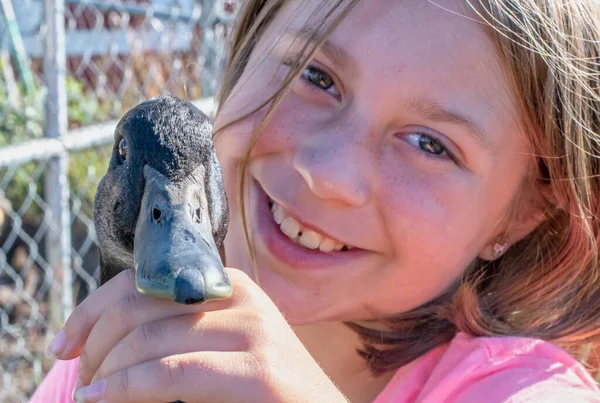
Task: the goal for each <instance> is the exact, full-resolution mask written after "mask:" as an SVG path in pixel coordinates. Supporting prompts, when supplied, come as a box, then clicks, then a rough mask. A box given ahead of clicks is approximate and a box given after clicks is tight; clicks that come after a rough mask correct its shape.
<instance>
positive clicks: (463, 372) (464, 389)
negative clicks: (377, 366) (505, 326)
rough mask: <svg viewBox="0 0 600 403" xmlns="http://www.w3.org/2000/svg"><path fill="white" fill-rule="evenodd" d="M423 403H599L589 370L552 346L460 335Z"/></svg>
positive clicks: (432, 376) (431, 381)
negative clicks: (541, 402)
mask: <svg viewBox="0 0 600 403" xmlns="http://www.w3.org/2000/svg"><path fill="white" fill-rule="evenodd" d="M417 401H419V402H455V403H472V402H473V403H474V402H482V401H485V402H488V403H533V402H540V401H543V402H549V403H554V402H556V403H558V402H566V401H573V402H590V403H591V402H594V403H600V390H599V389H598V386H597V384H596V382H595V381H594V379H593V378H592V377H591V376H590V375H589V373H588V372H587V371H586V370H585V368H584V367H583V366H582V365H581V364H580V363H579V362H577V360H575V359H574V358H573V357H572V356H571V355H569V354H568V353H567V352H566V351H564V350H562V349H561V348H559V347H557V346H554V345H553V344H551V343H548V342H544V341H542V340H538V339H530V338H524V337H470V336H468V335H466V334H464V333H459V334H458V335H457V336H456V337H455V338H454V339H453V340H452V342H451V343H450V344H449V345H448V347H447V349H446V350H445V352H444V354H443V355H442V356H441V358H440V360H439V361H438V362H437V364H436V365H435V367H434V368H433V370H432V371H431V373H430V375H429V377H428V378H427V381H426V382H425V384H424V385H423V388H422V389H421V392H420V394H419V397H418V399H417Z"/></svg>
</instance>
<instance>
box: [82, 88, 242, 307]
mask: <svg viewBox="0 0 600 403" xmlns="http://www.w3.org/2000/svg"><path fill="white" fill-rule="evenodd" d="M224 189H225V188H224V186H223V174H222V170H221V166H220V164H219V161H218V159H217V156H216V152H215V149H214V145H213V141H212V124H211V122H210V120H209V118H208V117H207V116H206V115H205V114H204V113H203V112H202V111H200V110H199V109H198V108H197V107H196V106H195V105H194V104H192V103H191V102H189V101H186V100H184V99H181V98H178V97H175V96H171V95H164V96H160V97H154V98H150V99H148V100H146V101H144V102H142V103H140V104H138V105H137V106H135V107H134V108H132V109H130V110H129V111H127V112H126V113H125V114H124V115H123V117H122V118H121V119H120V120H119V122H118V123H117V126H116V128H115V131H114V142H113V148H112V153H111V157H110V161H109V163H108V168H107V172H106V174H105V175H104V176H103V177H102V179H101V180H100V182H99V184H98V189H97V191H96V195H95V198H94V206H93V220H94V226H95V232H96V237H97V240H98V245H99V252H100V253H99V255H100V285H103V284H105V283H106V282H108V281H109V280H110V279H111V278H113V277H114V276H116V275H117V274H119V273H120V272H122V271H124V270H127V269H131V268H134V269H135V279H136V280H135V283H136V288H137V290H138V291H139V292H141V293H143V294H147V295H151V296H155V297H159V298H167V299H171V300H174V301H176V302H178V303H182V304H197V303H202V302H204V301H208V300H211V299H222V298H228V297H229V296H230V295H231V293H232V289H231V282H230V280H229V278H228V277H227V274H226V272H225V269H224V266H223V259H222V258H223V255H222V253H223V241H224V239H225V235H226V233H227V227H228V225H229V207H228V203H227V196H226V194H225V190H224Z"/></svg>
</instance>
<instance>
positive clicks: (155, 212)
mask: <svg viewBox="0 0 600 403" xmlns="http://www.w3.org/2000/svg"><path fill="white" fill-rule="evenodd" d="M161 216H162V211H160V209H159V208H158V207H156V206H154V208H153V209H152V218H153V219H154V222H156V223H157V224H158V223H160V217H161Z"/></svg>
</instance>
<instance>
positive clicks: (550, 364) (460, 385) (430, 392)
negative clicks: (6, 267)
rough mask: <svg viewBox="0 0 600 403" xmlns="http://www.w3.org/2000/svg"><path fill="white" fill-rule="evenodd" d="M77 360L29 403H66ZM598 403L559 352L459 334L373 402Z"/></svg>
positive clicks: (581, 374) (524, 341)
mask: <svg viewBox="0 0 600 403" xmlns="http://www.w3.org/2000/svg"><path fill="white" fill-rule="evenodd" d="M77 366H78V359H74V360H71V361H57V362H56V364H55V365H54V367H53V368H52V370H51V371H50V373H49V374H48V376H46V378H45V379H44V381H43V382H42V384H41V385H40V387H39V388H38V390H37V391H36V393H35V395H34V396H33V398H32V399H31V401H30V403H67V402H69V403H71V402H72V400H71V391H72V389H73V386H74V384H75V379H76V377H77ZM408 402H411V403H412V402H419V403H445V402H448V403H449V402H452V403H480V402H486V403H500V402H503V403H533V402H536V403H537V402H544V403H565V402H570V403H571V402H573V403H579V402H582V403H592V402H593V403H600V389H598V386H597V385H596V383H595V382H594V379H593V378H592V377H591V376H590V375H589V374H588V372H587V371H586V370H585V369H584V368H583V366H582V365H581V364H579V363H578V362H577V361H576V360H575V359H574V358H573V357H571V356H570V355H569V354H567V353H566V352H565V351H564V350H562V349H560V348H558V347H556V346H554V345H552V344H550V343H546V342H543V341H540V340H535V339H528V338H523V337H502V338H501V337H477V338H473V337H470V336H467V335H465V334H464V333H459V334H458V335H457V336H456V337H455V338H454V339H453V340H452V342H450V343H449V344H447V345H444V346H440V347H438V348H436V349H434V350H432V351H430V352H428V353H427V354H425V355H424V356H422V357H421V358H419V359H418V360H417V361H416V362H415V363H414V364H413V365H412V366H411V367H410V370H409V371H408V372H406V371H399V372H398V373H397V374H396V375H395V376H394V377H393V378H392V380H391V381H390V382H389V384H388V385H387V386H386V388H385V389H384V390H383V391H382V392H381V394H380V395H379V396H378V397H377V398H376V399H375V401H374V402H373V403H408Z"/></svg>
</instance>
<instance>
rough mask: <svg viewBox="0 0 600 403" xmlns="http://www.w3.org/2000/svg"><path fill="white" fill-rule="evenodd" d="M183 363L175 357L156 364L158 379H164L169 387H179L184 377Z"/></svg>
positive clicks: (184, 367)
mask: <svg viewBox="0 0 600 403" xmlns="http://www.w3.org/2000/svg"><path fill="white" fill-rule="evenodd" d="M186 372H187V370H186V366H185V363H184V362H183V361H182V360H181V359H179V358H177V357H166V358H163V359H162V360H159V361H158V362H157V373H158V375H159V379H162V378H164V379H165V380H167V381H168V384H169V385H179V384H180V383H181V382H182V381H183V380H184V379H185V375H186Z"/></svg>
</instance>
